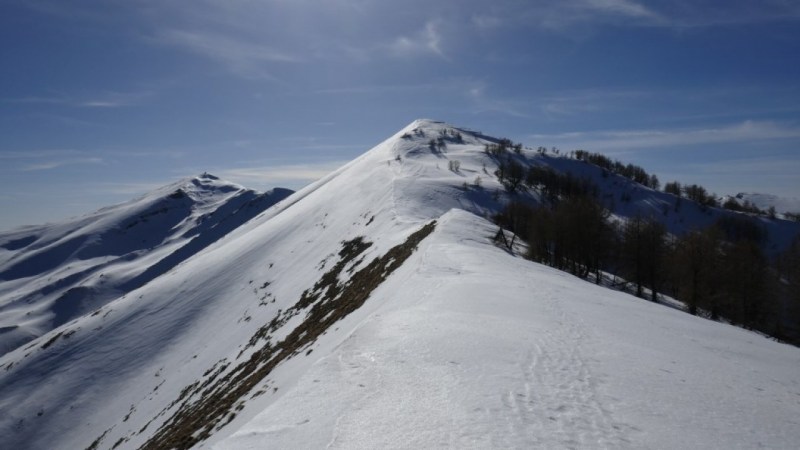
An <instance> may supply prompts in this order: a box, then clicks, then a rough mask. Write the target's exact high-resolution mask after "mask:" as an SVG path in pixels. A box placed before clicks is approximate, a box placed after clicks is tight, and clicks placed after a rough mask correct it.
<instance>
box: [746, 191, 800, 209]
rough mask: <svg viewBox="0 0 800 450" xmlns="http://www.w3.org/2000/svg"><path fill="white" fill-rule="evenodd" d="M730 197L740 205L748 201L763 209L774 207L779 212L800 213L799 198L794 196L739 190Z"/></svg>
mask: <svg viewBox="0 0 800 450" xmlns="http://www.w3.org/2000/svg"><path fill="white" fill-rule="evenodd" d="M730 198H732V199H735V200H736V201H737V202H738V203H739V204H741V205H744V203H745V202H748V203H750V204H751V205H753V206H755V207H756V208H758V209H761V210H764V211H766V210H768V209H769V208H770V207H773V208H775V212H777V213H779V214H785V213H793V214H800V200H798V199H796V198H787V197H780V196H777V195H772V194H759V193H755V192H751V193H747V192H740V193H738V194H736V195H735V196H732V197H730Z"/></svg>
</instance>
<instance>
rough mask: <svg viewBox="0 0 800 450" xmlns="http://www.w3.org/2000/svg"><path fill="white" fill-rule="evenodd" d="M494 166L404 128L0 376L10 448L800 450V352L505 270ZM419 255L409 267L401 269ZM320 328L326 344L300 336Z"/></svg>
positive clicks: (452, 131) (466, 143) (569, 283)
mask: <svg viewBox="0 0 800 450" xmlns="http://www.w3.org/2000/svg"><path fill="white" fill-rule="evenodd" d="M458 133H460V135H461V137H460V139H459V137H458ZM406 134H408V135H409V137H404V136H405V135H406ZM439 138H442V141H443V142H444V143H445V145H444V146H440V145H438V139H439ZM431 140H432V141H433V142H432V143H431ZM497 142H499V140H498V139H494V138H492V139H491V140H489V139H486V138H484V135H483V134H480V133H476V132H471V131H469V130H465V129H461V128H456V127H451V126H449V125H447V124H444V123H442V122H435V121H430V120H420V121H415V122H412V123H411V124H410V125H408V126H406V127H405V128H403V129H402V130H400V131H399V132H398V133H396V134H395V135H393V136H392V137H390V138H389V139H387V140H385V141H384V142H382V143H380V144H378V145H377V146H375V147H374V148H373V149H372V150H370V151H368V152H366V153H364V154H363V155H362V156H360V157H358V158H356V159H355V160H354V161H352V162H350V163H348V164H347V165H345V166H344V167H342V168H340V169H338V170H336V171H334V172H333V173H331V174H330V175H328V176H326V177H324V178H323V179H321V180H319V181H317V182H316V183H313V184H312V185H310V186H308V187H306V188H304V189H301V190H300V191H298V192H297V193H296V194H294V195H292V196H290V197H288V198H286V199H285V200H284V201H281V202H279V203H277V204H275V205H273V206H272V207H270V208H267V209H264V210H263V211H261V212H259V213H258V214H255V215H254V216H253V217H252V218H251V219H250V220H248V221H246V222H245V223H243V224H241V225H240V226H238V227H236V228H235V229H234V230H231V231H230V232H227V233H225V238H224V241H223V242H220V243H219V244H217V245H209V246H206V247H204V248H203V249H201V250H199V251H197V252H196V253H194V254H193V255H192V256H191V257H188V258H186V259H185V260H183V261H181V262H180V263H179V264H176V265H174V266H172V267H170V268H169V269H167V270H165V271H164V272H163V273H162V274H161V275H160V276H157V277H154V278H153V279H151V280H149V281H148V282H147V283H145V284H143V285H141V286H139V287H137V288H136V289H134V290H132V291H130V292H128V293H126V294H125V295H122V296H120V297H118V298H115V299H112V300H111V301H110V302H108V303H106V304H105V305H104V306H102V307H100V308H99V309H96V310H94V312H92V313H91V314H86V315H81V316H79V317H76V318H74V319H72V320H71V321H69V322H67V323H65V324H63V325H61V326H60V327H59V328H57V329H55V330H53V331H51V332H49V333H47V334H45V335H44V336H42V337H40V338H38V339H36V340H34V341H32V342H31V343H30V344H27V345H24V346H22V347H19V348H17V349H15V350H13V351H11V352H9V353H8V354H6V355H3V356H2V357H0V411H2V412H0V434H2V435H3V436H6V437H7V442H8V443H9V445H12V446H15V447H24V448H42V449H44V448H52V447H53V446H54V444H55V446H58V447H63V448H142V447H144V448H148V447H152V448H166V447H168V446H174V447H177V448H189V447H191V446H195V447H206V448H207V447H212V446H213V447H214V448H219V449H228V448H230V449H236V448H247V447H248V446H249V447H253V446H262V445H266V444H265V443H281V442H283V443H285V444H288V445H292V446H296V445H301V446H308V447H316V446H321V445H330V446H344V447H348V446H350V447H352V446H359V447H385V446H390V447H391V446H394V447H397V446H409V445H410V446H422V447H441V446H453V447H490V446H504V447H530V446H540V447H548V448H575V447H580V446H587V447H591V446H594V447H597V446H600V447H604V446H605V447H619V448H647V447H659V446H662V447H663V446H667V447H673V446H674V447H678V446H681V445H692V444H694V445H697V446H711V445H716V446H721V447H729V448H735V447H750V446H754V445H757V444H758V443H762V444H764V445H768V446H772V447H781V446H783V445H785V444H787V443H790V442H795V441H796V439H800V436H798V434H797V430H798V428H797V427H796V424H795V423H794V422H792V420H793V419H792V417H796V416H797V414H796V413H797V412H798V409H800V401H797V402H795V401H793V400H794V398H795V396H798V398H800V391H799V390H798V383H797V381H798V380H797V379H796V373H795V371H794V370H793V369H794V368H796V367H797V364H798V363H799V362H800V353H798V349H797V348H795V347H790V346H787V345H784V344H780V343H776V342H773V341H770V340H768V339H766V338H764V337H762V336H760V335H758V334H755V333H752V332H749V331H746V330H743V329H739V328H735V327H731V326H729V325H725V324H721V323H717V322H711V321H707V320H704V319H700V318H697V317H692V316H690V315H687V314H684V313H681V312H678V311H674V310H670V309H667V308H663V307H662V306H660V305H657V304H653V303H650V302H643V301H641V300H638V299H635V298H633V297H631V296H628V295H626V294H623V293H620V292H614V291H610V290H608V289H605V288H602V287H598V286H594V285H592V284H590V283H585V282H583V281H580V280H578V279H576V278H575V277H572V276H570V275H567V274H565V273H563V272H558V271H555V270H553V269H551V268H548V267H545V266H541V265H539V264H536V263H533V262H531V261H526V260H523V259H522V258H518V257H515V256H513V255H511V254H509V252H508V251H506V250H503V249H500V248H497V247H496V246H494V245H493V244H492V243H491V237H492V235H493V234H494V233H495V232H496V230H497V226H496V225H493V224H492V223H491V222H489V221H488V220H486V218H485V217H488V216H491V215H493V214H495V213H497V212H498V211H499V209H500V208H501V207H502V206H503V204H504V203H505V202H507V201H508V199H509V197H508V195H507V194H505V193H503V188H502V184H501V183H500V182H499V181H498V180H497V178H496V176H495V175H494V172H495V169H496V168H497V163H496V161H494V160H493V159H492V158H491V157H490V156H489V155H487V154H486V153H485V151H484V146H485V145H486V144H492V143H497ZM522 152H523V153H524V154H525V156H531V157H535V158H536V159H533V161H535V162H537V163H539V162H541V163H543V164H544V163H547V162H550V163H552V164H556V163H558V164H562V165H565V166H566V165H569V166H570V167H572V166H573V165H574V167H583V169H582V170H584V171H592V172H595V171H596V169H594V168H590V167H589V166H586V165H585V163H583V162H579V161H569V160H567V159H565V158H560V159H559V158H551V157H549V156H548V157H546V158H545V157H543V156H541V157H536V156H535V155H534V152H533V151H531V150H527V149H523V150H522ZM455 161H459V164H455V163H454V162H455ZM556 169H558V167H556ZM562 169H563V170H566V169H565V168H562ZM477 177H480V182H476V178H477ZM608 180H609V181H608V183H609V184H610V186H613V187H616V188H618V189H617V190H614V191H613V194H614V195H619V194H620V193H621V192H627V191H626V190H630V194H631V202H630V203H629V204H627V205H626V209H625V210H623V211H620V212H619V216H620V217H626V215H627V214H635V213H637V212H639V211H642V210H645V211H654V212H657V213H659V214H662V216H663V213H662V212H661V210H662V207H661V205H662V204H667V205H669V206H672V203H671V202H670V201H672V200H673V199H672V198H671V197H663V198H662V199H661V200H658V201H649V202H648V201H647V199H649V198H650V197H648V196H647V195H645V194H647V193H649V192H650V191H648V190H642V189H640V188H639V187H637V186H633V185H630V184H629V183H628V182H626V181H624V180H622V179H620V178H614V177H609V178H608ZM614 182H617V185H614V184H613V183H614ZM643 189H649V188H643ZM659 198H661V197H660V196H659ZM685 209H686V210H688V213H691V214H696V215H697V217H701V218H702V217H709V218H708V219H704V220H708V221H712V220H713V217H710V216H709V213H708V211H701V209H700V208H699V207H697V210H696V211H695V208H694V207H692V208H688V207H687V208H685ZM682 211H683V210H682ZM683 212H684V213H685V214H686V213H687V211H683ZM712 214H716V213H715V212H714V211H712ZM669 217H670V219H672V218H673V217H672V216H669ZM686 217H688V216H686ZM434 220H435V221H436V226H435V229H433V230H431V231H430V234H428V235H426V237H424V239H420V240H417V239H416V238H414V236H419V235H418V233H420V232H421V231H422V230H424V229H425V227H426V226H429V224H430V223H431V222H432V221H434ZM674 222H675V226H676V227H677V226H679V225H681V223H680V221H679V220H678V219H676V220H675V221H674ZM765 223H767V224H769V223H772V222H765ZM776 223H778V222H776ZM781 223H782V222H781ZM770 226H772V225H770ZM409 242H410V243H411V244H410V245H409V248H408V251H410V254H409V255H407V256H405V259H402V261H401V259H400V258H399V257H397V256H394V255H395V254H396V252H397V250H395V249H397V248H398V247H402V246H403V245H404V244H406V243H409ZM395 261H396V264H395V263H394V262H395ZM389 269H391V271H389ZM359 274H362V275H359ZM367 274H372V276H370V277H367ZM362 278H370V279H372V281H371V283H374V282H376V281H377V282H378V283H377V284H376V285H372V284H369V286H367V285H366V284H363V283H366V281H363V280H362ZM362 288H363V289H369V291H368V292H369V293H368V295H367V296H366V297H364V296H363V294H361V292H362ZM363 292H366V291H363ZM354 299H359V300H360V301H362V300H363V302H362V303H358V302H354ZM348 305H357V307H354V308H352V307H350V306H348ZM339 307H341V308H343V309H342V311H346V312H347V313H346V314H341V315H338V316H335V317H334V316H330V317H329V316H327V314H329V313H330V312H331V311H336V310H338V309H337V308H339ZM326 308H332V309H326ZM310 319H311V320H312V321H311V322H309V320H310ZM329 319H330V320H329ZM312 322H313V323H312ZM315 323H318V324H321V325H320V326H323V325H324V327H325V328H324V329H316V330H313V333H312V334H309V333H310V332H311V330H310V329H309V328H307V327H312V326H313V325H314V324H315ZM306 337H308V340H305V339H306ZM311 337H313V339H311ZM756 363H759V364H761V366H759V369H760V372H759V373H757V374H754V373H751V371H750V370H749V367H750V365H751V364H756ZM622 368H624V370H622ZM254 377H255V378H254ZM715 377H723V378H724V380H723V381H722V382H720V384H719V385H717V384H715V382H712V381H711V380H714V379H715ZM637 382H638V383H640V384H637ZM684 384H685V386H686V387H684ZM640 385H641V388H637V386H640ZM723 385H725V386H727V387H725V388H723V387H722V386H723ZM462 386H465V388H463V389H462V388H460V387H462ZM759 389H760V390H759ZM731 391H737V392H738V391H741V392H742V394H740V395H739V396H735V397H734V396H730V395H729V394H730V392H731ZM229 392H235V393H236V395H234V396H226V393H229ZM216 398H219V399H224V401H223V402H221V403H216V402H212V403H211V404H210V403H209V401H210V400H213V399H216ZM781 398H783V399H792V400H788V401H785V402H778V399H781ZM715 404H719V405H723V406H724V408H723V409H722V410H719V411H718V410H714V409H713V408H714V405H715ZM314 405H317V406H314ZM344 405H353V407H352V408H350V407H345V406H344ZM748 408H749V409H748ZM746 409H747V410H748V412H747V414H741V413H739V411H744V410H746ZM676 411H680V412H683V411H689V413H688V414H677V413H676ZM195 414H197V415H195ZM699 416H702V417H705V418H706V420H707V421H706V423H705V425H704V427H698V428H697V430H693V429H692V426H691V425H692V423H694V422H693V417H699ZM748 420H755V421H757V423H756V424H755V425H752V423H751V422H748ZM748 423H750V424H751V425H752V426H751V427H748V426H747V424H748ZM187 427H188V428H187ZM677 429H681V430H686V432H684V433H675V432H674V431H675V430H677ZM442 430H444V431H442ZM471 430H472V431H471ZM475 430H477V431H475ZM708 430H711V431H710V432H709V431H708ZM750 430H755V431H754V432H752V433H751V432H750ZM762 430H771V431H769V432H767V431H762ZM170 437H175V438H176V439H177V440H176V441H171V440H169V438H170ZM162 438H166V439H162ZM278 445H279V444H278ZM279 446H280V445H279Z"/></svg>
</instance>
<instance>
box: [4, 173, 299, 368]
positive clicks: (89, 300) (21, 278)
mask: <svg viewBox="0 0 800 450" xmlns="http://www.w3.org/2000/svg"><path fill="white" fill-rule="evenodd" d="M289 194H291V191H288V190H285V189H276V190H273V191H270V192H267V193H264V194H259V193H258V192H255V191H252V190H248V189H245V188H243V187H241V186H239V185H235V184H232V183H228V182H225V181H221V180H219V179H218V178H216V177H214V176H213V175H209V174H203V175H201V176H199V177H192V178H188V179H185V180H180V181H178V182H176V183H173V184H170V185H167V186H164V187H162V188H159V189H157V190H155V191H153V192H151V193H148V194H147V195H144V196H143V197H141V198H138V199H135V200H132V201H130V202H127V203H124V204H121V205H116V206H112V207H108V208H103V209H101V210H99V211H97V212H94V213H91V214H88V215H86V216H83V217H79V218H76V219H72V220H68V221H65V222H62V223H56V224H49V225H43V226H38V227H25V228H22V229H18V230H14V231H10V232H5V233H1V234H0V248H4V249H6V250H7V251H6V252H4V253H0V330H3V331H0V354H3V353H5V352H7V351H9V350H11V349H14V348H16V347H18V346H20V345H23V344H25V343H26V342H28V341H30V340H31V339H33V338H35V337H38V336H40V335H43V334H45V333H46V332H48V331H50V330H52V329H54V328H56V327H58V326H60V325H62V324H64V323H66V322H68V321H70V320H72V319H74V318H76V317H79V316H81V315H83V314H86V313H88V312H91V311H93V310H95V309H97V308H99V307H101V306H103V305H104V304H105V303H107V302H108V301H111V300H113V299H115V298H118V297H119V296H120V295H122V294H124V293H125V292H128V291H130V290H132V289H134V288H136V287H138V286H141V285H144V284H146V283H147V282H148V281H150V280H151V279H153V278H155V277H156V276H158V275H160V274H161V273H163V272H164V271H166V270H167V269H169V268H170V267H172V266H174V265H175V264H177V263H179V262H180V261H182V260H184V259H186V258H188V257H189V256H191V255H192V254H194V253H196V252H197V251H198V250H200V249H202V248H203V247H205V246H207V245H210V244H211V243H213V242H214V241H216V240H217V239H220V238H221V237H223V236H224V235H225V234H226V233H228V232H229V231H231V230H233V229H234V228H236V227H238V226H239V225H241V224H242V223H244V222H246V221H247V220H249V219H250V218H252V217H253V216H255V215H256V214H258V213H260V212H262V211H263V210H265V209H266V208H268V207H269V206H272V205H273V204H274V203H276V202H278V201H280V200H282V199H283V198H285V197H287V196H288V195H289Z"/></svg>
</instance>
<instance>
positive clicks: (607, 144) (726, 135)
mask: <svg viewBox="0 0 800 450" xmlns="http://www.w3.org/2000/svg"><path fill="white" fill-rule="evenodd" d="M530 138H531V139H532V140H533V141H536V142H540V143H546V144H547V145H551V144H554V145H557V146H561V147H565V148H568V149H573V148H585V149H589V150H594V151H609V150H610V151H614V150H618V151H622V150H631V149H647V148H657V147H676V146H687V145H698V144H712V143H727V142H758V141H766V140H776V139H799V138H800V128H799V127H797V126H793V125H785V124H780V123H776V122H766V121H763V122H757V121H751V120H748V121H745V122H742V123H738V124H733V125H727V126H722V127H715V128H697V129H685V128H684V129H666V130H612V131H590V132H569V133H559V134H534V135H531V136H530Z"/></svg>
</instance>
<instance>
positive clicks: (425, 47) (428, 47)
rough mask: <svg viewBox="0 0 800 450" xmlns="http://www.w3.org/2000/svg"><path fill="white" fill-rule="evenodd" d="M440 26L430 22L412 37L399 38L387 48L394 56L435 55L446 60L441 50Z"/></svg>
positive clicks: (437, 23)
mask: <svg viewBox="0 0 800 450" xmlns="http://www.w3.org/2000/svg"><path fill="white" fill-rule="evenodd" d="M439 28H440V24H439V22H436V21H430V22H428V23H426V24H425V27H424V28H423V29H422V30H421V31H419V32H418V33H416V34H415V35H413V36H400V37H398V38H397V39H395V40H394V41H393V42H392V43H391V45H390V46H389V48H390V50H391V52H392V54H394V55H396V56H416V55H420V54H431V53H432V54H435V55H438V56H440V57H442V58H445V59H447V56H445V54H444V51H443V50H442V36H441V32H440V30H439Z"/></svg>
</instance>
